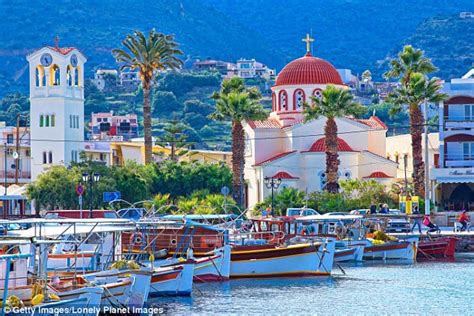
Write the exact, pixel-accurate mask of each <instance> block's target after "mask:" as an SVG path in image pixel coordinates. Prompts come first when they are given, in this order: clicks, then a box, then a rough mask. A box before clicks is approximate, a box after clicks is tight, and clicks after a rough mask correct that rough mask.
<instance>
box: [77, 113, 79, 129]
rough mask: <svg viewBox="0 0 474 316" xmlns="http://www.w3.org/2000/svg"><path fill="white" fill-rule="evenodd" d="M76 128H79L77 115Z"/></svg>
mask: <svg viewBox="0 0 474 316" xmlns="http://www.w3.org/2000/svg"><path fill="white" fill-rule="evenodd" d="M76 128H79V115H76Z"/></svg>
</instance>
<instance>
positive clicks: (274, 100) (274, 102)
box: [272, 92, 277, 112]
mask: <svg viewBox="0 0 474 316" xmlns="http://www.w3.org/2000/svg"><path fill="white" fill-rule="evenodd" d="M276 108H277V107H276V95H275V92H272V112H275V111H276Z"/></svg>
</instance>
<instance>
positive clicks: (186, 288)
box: [150, 259, 195, 297]
mask: <svg viewBox="0 0 474 316" xmlns="http://www.w3.org/2000/svg"><path fill="white" fill-rule="evenodd" d="M156 264H158V265H159V266H158V267H155V265H156ZM150 265H151V264H150ZM194 265H195V261H194V260H192V259H188V260H185V261H183V262H173V263H168V264H165V263H163V262H158V261H155V262H154V263H153V268H152V269H153V275H152V277H151V285H150V296H152V297H156V296H189V295H191V292H192V290H193V276H194Z"/></svg>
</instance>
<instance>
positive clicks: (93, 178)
mask: <svg viewBox="0 0 474 316" xmlns="http://www.w3.org/2000/svg"><path fill="white" fill-rule="evenodd" d="M99 180H100V174H98V173H90V174H89V173H87V172H84V173H83V174H82V181H84V183H87V184H88V189H89V196H90V197H89V200H90V209H89V218H92V212H93V210H92V206H93V204H94V199H93V192H94V183H97V182H99Z"/></svg>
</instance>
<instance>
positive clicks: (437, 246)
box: [417, 236, 458, 260]
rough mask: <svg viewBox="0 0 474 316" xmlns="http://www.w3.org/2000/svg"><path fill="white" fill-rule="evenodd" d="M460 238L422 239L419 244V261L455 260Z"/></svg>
mask: <svg viewBox="0 0 474 316" xmlns="http://www.w3.org/2000/svg"><path fill="white" fill-rule="evenodd" d="M457 242H458V238H456V237H454V236H448V237H434V238H433V237H430V238H422V239H421V240H420V242H419V243H418V253H417V259H430V260H431V259H435V258H454V254H455V253H456V245H457Z"/></svg>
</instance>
